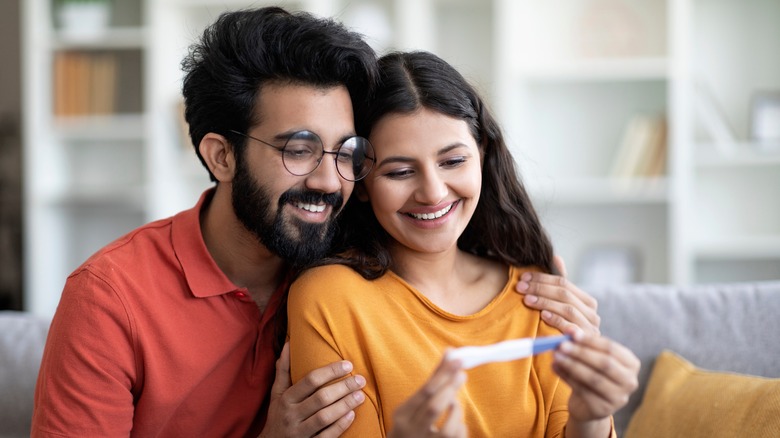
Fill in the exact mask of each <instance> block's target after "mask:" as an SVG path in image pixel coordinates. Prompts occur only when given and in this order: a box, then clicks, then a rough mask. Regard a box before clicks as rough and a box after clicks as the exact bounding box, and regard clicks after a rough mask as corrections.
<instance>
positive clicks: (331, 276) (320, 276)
mask: <svg viewBox="0 0 780 438" xmlns="http://www.w3.org/2000/svg"><path fill="white" fill-rule="evenodd" d="M370 283H371V282H370V280H367V279H365V278H363V277H362V276H361V275H360V274H359V273H357V272H356V271H354V270H353V269H352V268H350V267H348V266H345V265H339V264H333V265H325V266H318V267H315V268H311V269H307V270H306V271H305V272H303V273H302V274H301V275H299V276H298V278H296V279H295V281H294V282H293V283H292V285H291V286H290V296H289V300H290V302H293V301H295V300H297V299H304V300H307V301H323V300H327V301H331V302H337V301H353V300H355V299H356V298H357V297H358V296H359V294H361V293H362V294H365V293H367V292H368V289H369V288H370V287H371V285H370Z"/></svg>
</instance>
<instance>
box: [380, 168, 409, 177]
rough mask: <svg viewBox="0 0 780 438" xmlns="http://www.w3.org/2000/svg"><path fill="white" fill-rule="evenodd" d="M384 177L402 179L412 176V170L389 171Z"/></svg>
mask: <svg viewBox="0 0 780 438" xmlns="http://www.w3.org/2000/svg"><path fill="white" fill-rule="evenodd" d="M384 175H385V176H386V177H388V178H390V179H404V178H408V177H410V176H412V175H414V169H412V168H410V167H403V168H400V169H391V170H388V171H386V172H385V173H384Z"/></svg>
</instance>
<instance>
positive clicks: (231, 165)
mask: <svg viewBox="0 0 780 438" xmlns="http://www.w3.org/2000/svg"><path fill="white" fill-rule="evenodd" d="M198 149H199V150H200V155H201V156H202V157H203V160H204V161H206V165H207V166H208V168H209V170H210V171H211V173H212V174H214V177H215V178H217V181H219V182H229V181H232V180H233V176H234V175H235V171H236V157H235V150H234V149H233V146H232V145H231V144H230V142H229V141H227V139H226V138H225V137H223V136H221V135H219V134H215V133H213V132H209V133H208V134H206V135H204V136H203V139H202V140H201V141H200V146H199V147H198Z"/></svg>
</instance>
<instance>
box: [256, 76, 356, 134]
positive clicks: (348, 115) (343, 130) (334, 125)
mask: <svg viewBox="0 0 780 438" xmlns="http://www.w3.org/2000/svg"><path fill="white" fill-rule="evenodd" d="M254 120H255V125H261V127H262V126H265V127H266V128H269V129H273V130H274V131H276V132H279V131H289V130H311V131H314V132H317V133H319V131H330V132H338V134H336V135H344V134H353V133H354V120H353V113H352V102H351V100H350V97H349V92H348V91H347V89H346V87H345V86H343V85H335V86H329V87H322V86H314V85H308V84H298V83H270V84H265V85H263V86H262V87H261V88H260V90H259V92H258V94H257V100H256V104H255V117H254Z"/></svg>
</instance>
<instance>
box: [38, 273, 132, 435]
mask: <svg viewBox="0 0 780 438" xmlns="http://www.w3.org/2000/svg"><path fill="white" fill-rule="evenodd" d="M128 320H129V319H128V317H127V314H126V313H125V311H124V308H123V306H122V304H121V302H120V301H119V300H118V299H117V298H116V294H115V293H114V291H113V289H112V288H111V286H110V285H109V284H108V283H106V282H105V281H103V280H102V279H100V278H99V277H97V276H95V275H92V274H91V273H90V272H89V271H87V270H83V271H81V272H80V273H78V274H75V275H73V276H71V277H70V278H69V279H68V281H67V283H66V285H65V289H64V290H63V293H62V298H61V299H60V303H59V305H58V307H57V312H56V314H55V316H54V319H53V320H52V324H51V328H50V330H49V333H48V337H47V340H46V347H45V349H44V353H43V359H42V361H41V367H40V371H39V374H38V382H37V385H36V388H35V408H34V413H33V421H32V436H34V437H38V436H65V435H70V436H79V435H80V436H87V435H92V436H123V435H124V436H127V435H129V434H130V431H131V429H132V427H133V412H134V406H133V394H132V390H131V388H132V386H133V383H134V381H135V378H136V375H135V372H136V362H135V356H134V352H133V351H134V349H133V340H132V334H131V331H130V327H129V324H128Z"/></svg>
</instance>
